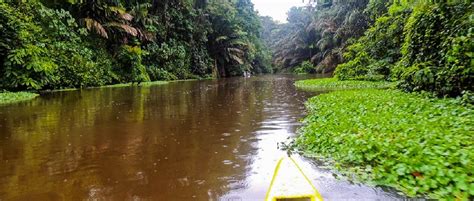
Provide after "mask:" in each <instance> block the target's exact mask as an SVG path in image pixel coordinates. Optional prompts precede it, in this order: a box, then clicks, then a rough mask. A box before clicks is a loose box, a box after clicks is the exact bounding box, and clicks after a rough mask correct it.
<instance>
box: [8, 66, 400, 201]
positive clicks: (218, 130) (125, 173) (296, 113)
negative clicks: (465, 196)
mask: <svg viewBox="0 0 474 201" xmlns="http://www.w3.org/2000/svg"><path fill="white" fill-rule="evenodd" d="M301 78H303V77H297V76H291V75H272V76H261V77H252V78H229V79H220V80H206V81H182V82H172V83H170V84H166V85H157V86H148V87H137V86H134V87H124V88H99V89H87V90H80V91H66V92H54V93H50V94H46V95H44V96H41V97H39V98H36V99H35V100H33V101H29V102H23V103H17V104H12V105H4V106H0V200H164V201H168V200H171V201H172V200H224V201H227V200H232V201H239V200H243V201H245V200H263V198H264V197H265V192H266V190H267V188H268V186H269V183H270V179H271V176H272V173H273V170H274V168H275V165H276V162H277V160H278V159H279V158H281V157H282V156H285V155H286V152H285V151H282V150H279V149H278V146H277V143H278V142H283V141H287V138H288V137H293V136H294V135H295V131H296V130H297V128H298V127H299V126H301V124H300V123H299V120H300V119H301V118H303V117H304V116H305V107H304V102H305V101H306V100H307V99H308V98H309V97H311V96H314V95H317V94H315V93H310V92H304V91H299V90H297V89H295V87H294V85H293V83H294V81H295V80H296V79H301ZM294 157H295V158H296V160H297V161H298V162H299V163H300V165H301V166H302V169H303V171H305V172H306V174H307V175H308V176H309V177H310V179H311V180H312V181H313V183H314V185H315V186H316V188H317V189H318V190H319V191H320V192H321V194H322V196H323V197H324V198H325V199H327V200H341V199H345V200H347V199H350V200H394V199H399V198H400V197H399V196H398V195H397V194H396V193H394V192H389V191H384V190H383V189H381V188H376V187H368V186H364V185H360V184H352V183H350V182H347V181H344V180H338V179H336V178H335V177H334V176H333V173H332V172H331V171H329V170H327V169H324V168H321V167H320V165H319V163H318V162H314V161H312V160H309V159H305V158H303V157H299V156H294Z"/></svg>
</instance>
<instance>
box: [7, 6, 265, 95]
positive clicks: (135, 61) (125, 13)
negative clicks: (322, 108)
mask: <svg viewBox="0 0 474 201" xmlns="http://www.w3.org/2000/svg"><path fill="white" fill-rule="evenodd" d="M260 32H261V25H260V21H259V18H258V15H257V13H256V11H254V8H253V4H252V3H251V2H250V0H231V1H227V0H211V1H203V0H163V1H156V0H134V1H121V0H69V1H61V0H28V1H16V0H6V1H4V0H0V35H1V36H2V37H1V38H0V88H3V89H8V90H28V89H35V90H39V89H56V88H68V87H87V86H100V85H105V84H113V83H125V82H136V83H140V82H144V81H154V80H176V79H189V78H206V77H211V76H214V77H226V76H236V75H242V74H243V73H244V72H252V73H254V74H257V73H268V72H271V71H272V69H271V65H270V55H269V54H268V50H266V49H265V47H264V46H263V43H262V42H261V39H260Z"/></svg>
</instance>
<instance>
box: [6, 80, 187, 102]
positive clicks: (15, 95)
mask: <svg viewBox="0 0 474 201" xmlns="http://www.w3.org/2000/svg"><path fill="white" fill-rule="evenodd" d="M190 80H193V79H190ZM177 81H189V80H176V81H152V82H142V83H140V84H138V85H137V84H136V83H133V84H132V83H120V84H111V85H104V86H98V87H85V88H66V89H55V90H45V91H40V92H39V93H36V92H29V91H19V92H9V91H5V92H0V105H6V104H12V103H17V102H23V101H29V100H33V99H34V98H36V97H38V96H40V94H41V93H42V92H61V91H75V90H81V89H100V88H119V87H130V86H139V87H148V86H155V85H163V84H168V83H170V82H177Z"/></svg>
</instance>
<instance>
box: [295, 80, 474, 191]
mask: <svg viewBox="0 0 474 201" xmlns="http://www.w3.org/2000/svg"><path fill="white" fill-rule="evenodd" d="M307 107H308V110H309V116H307V117H306V118H305V120H304V123H305V126H304V127H303V128H302V129H301V130H300V133H301V135H300V136H299V137H298V138H297V139H296V145H297V146H298V147H299V148H300V149H301V150H303V151H304V152H306V153H308V154H312V155H318V156H322V157H325V158H331V159H333V160H334V161H337V163H336V164H335V166H336V167H337V168H338V169H339V170H341V171H342V172H346V173H355V174H356V175H359V176H360V177H359V178H360V179H361V180H369V181H372V182H374V183H375V184H378V185H385V186H392V187H395V188H396V189H399V190H401V191H403V192H405V193H406V194H407V195H409V196H420V195H421V196H428V197H431V198H437V199H448V200H452V199H459V200H467V199H472V198H473V197H474V167H473V161H474V108H472V107H471V106H462V105H459V104H457V103H456V102H455V101H453V100H452V99H430V98H424V97H421V96H419V95H415V94H407V93H404V92H401V91H397V90H378V89H364V90H350V91H347V90H346V91H336V92H332V93H329V94H323V95H319V96H316V97H313V98H311V99H310V100H309V101H308V103H307Z"/></svg>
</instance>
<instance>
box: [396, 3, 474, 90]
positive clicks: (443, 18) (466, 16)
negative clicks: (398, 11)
mask: <svg viewBox="0 0 474 201" xmlns="http://www.w3.org/2000/svg"><path fill="white" fill-rule="evenodd" d="M472 10H473V4H461V3H460V4H455V5H450V4H445V3H438V4H419V5H418V6H417V7H415V9H414V12H413V14H412V15H411V16H410V18H409V20H408V22H407V24H406V26H405V41H404V44H403V47H402V55H403V57H402V58H401V61H400V62H399V64H398V66H397V72H396V74H395V76H397V78H398V79H400V80H401V83H400V87H401V88H402V89H405V90H407V91H421V90H425V91H430V92H434V93H435V94H437V95H440V96H445V95H448V96H458V95H460V94H461V92H462V91H466V90H467V91H473V90H474V65H473V63H472V61H473V57H474V54H473V49H474V45H473V44H474V43H473V40H472V39H473V33H472V27H473V26H474V20H473V19H474V18H473V16H474V15H473V12H472Z"/></svg>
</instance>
